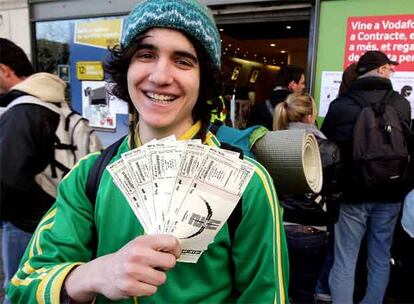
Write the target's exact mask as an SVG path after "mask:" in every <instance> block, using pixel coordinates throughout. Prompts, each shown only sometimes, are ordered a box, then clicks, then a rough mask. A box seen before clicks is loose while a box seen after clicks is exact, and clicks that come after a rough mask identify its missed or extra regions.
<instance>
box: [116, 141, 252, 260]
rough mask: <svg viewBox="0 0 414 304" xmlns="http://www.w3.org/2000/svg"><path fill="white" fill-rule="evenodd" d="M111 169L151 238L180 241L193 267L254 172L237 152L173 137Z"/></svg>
mask: <svg viewBox="0 0 414 304" xmlns="http://www.w3.org/2000/svg"><path fill="white" fill-rule="evenodd" d="M108 170H109V172H110V173H111V175H112V178H113V180H114V182H115V184H116V185H117V186H118V188H119V189H120V190H121V192H122V193H123V194H124V196H125V197H126V199H127V201H128V203H129V205H130V207H131V208H132V210H133V212H134V214H135V215H136V217H137V218H138V220H139V221H140V223H141V224H142V226H143V227H144V229H145V231H146V232H147V234H172V235H173V236H175V237H177V238H178V239H179V241H180V243H181V247H182V254H181V256H180V258H179V259H178V261H179V262H188V263H196V262H197V261H198V259H199V258H200V256H201V255H202V253H203V252H204V251H205V250H207V249H208V246H209V244H211V243H212V242H214V238H215V236H216V235H217V233H218V231H220V229H221V228H222V227H223V225H224V223H225V222H226V221H227V219H228V218H229V216H230V214H231V213H232V211H233V210H234V208H235V206H236V204H237V203H238V202H239V200H240V198H241V196H242V195H243V192H244V190H245V189H246V187H247V185H248V183H249V181H250V179H251V177H252V176H253V173H254V167H253V165H252V164H250V163H249V162H246V161H244V160H242V159H240V158H239V154H238V153H236V152H233V151H228V150H224V149H219V148H215V147H209V146H206V145H202V144H201V142H200V141H199V140H189V141H176V140H175V138H174V137H168V138H165V139H161V140H157V141H151V142H150V143H148V144H146V145H144V146H142V147H140V148H137V149H134V150H131V151H128V152H126V153H123V154H122V159H120V160H118V161H116V162H114V163H112V164H111V165H109V166H108Z"/></svg>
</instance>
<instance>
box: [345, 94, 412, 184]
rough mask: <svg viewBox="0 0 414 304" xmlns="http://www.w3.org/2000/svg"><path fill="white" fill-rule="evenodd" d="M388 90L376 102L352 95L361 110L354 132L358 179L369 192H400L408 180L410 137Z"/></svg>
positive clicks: (355, 162) (355, 169)
mask: <svg viewBox="0 0 414 304" xmlns="http://www.w3.org/2000/svg"><path fill="white" fill-rule="evenodd" d="M393 95H394V91H393V90H389V91H388V92H387V93H386V94H385V96H384V97H383V99H382V100H381V101H380V102H377V103H373V104H372V103H369V102H368V101H366V100H364V99H363V98H362V97H360V96H358V95H356V94H352V95H349V96H350V97H351V98H352V99H353V100H354V101H355V102H356V103H357V104H358V105H359V106H361V108H362V110H361V112H360V114H359V116H358V118H357V121H356V124H355V126H354V130H353V150H352V153H353V161H354V172H355V178H356V181H357V183H358V184H359V185H361V186H362V187H363V188H364V189H366V190H368V191H372V192H375V191H379V192H383V191H384V190H388V191H393V190H396V189H400V188H401V186H402V185H404V184H405V183H406V182H407V181H408V179H409V162H410V157H409V153H408V146H407V138H406V135H405V131H404V128H403V123H402V122H401V120H400V118H399V116H398V113H397V111H396V110H395V108H394V107H393V106H391V105H390V104H389V100H390V99H391V98H392V96H393Z"/></svg>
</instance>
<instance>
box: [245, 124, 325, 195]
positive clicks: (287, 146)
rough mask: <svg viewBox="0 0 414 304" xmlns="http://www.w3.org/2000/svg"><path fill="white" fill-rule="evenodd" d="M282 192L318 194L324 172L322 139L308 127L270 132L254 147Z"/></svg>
mask: <svg viewBox="0 0 414 304" xmlns="http://www.w3.org/2000/svg"><path fill="white" fill-rule="evenodd" d="M253 152H254V154H255V156H256V159H257V160H258V161H259V162H260V163H261V164H262V165H263V166H264V167H265V168H266V169H267V170H268V171H269V173H270V175H271V176H272V177H273V180H274V183H275V187H276V191H277V193H278V194H279V195H290V194H303V193H310V192H314V193H318V192H320V191H321V188H322V182H323V175H322V163H321V157H320V154H319V146H318V142H317V140H316V138H315V136H314V135H313V134H310V133H306V131H305V130H281V131H269V132H267V133H266V134H265V135H264V136H263V137H262V138H260V139H258V140H257V141H256V143H255V145H254V147H253Z"/></svg>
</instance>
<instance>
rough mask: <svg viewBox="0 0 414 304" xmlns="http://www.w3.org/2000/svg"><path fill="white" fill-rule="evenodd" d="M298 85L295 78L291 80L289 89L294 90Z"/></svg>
mask: <svg viewBox="0 0 414 304" xmlns="http://www.w3.org/2000/svg"><path fill="white" fill-rule="evenodd" d="M297 85H298V84H297V83H296V82H295V81H294V80H292V81H291V82H289V85H288V89H289V91H291V92H293V89H294V88H295V87H296V86H297Z"/></svg>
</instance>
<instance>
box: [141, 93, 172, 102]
mask: <svg viewBox="0 0 414 304" xmlns="http://www.w3.org/2000/svg"><path fill="white" fill-rule="evenodd" d="M147 95H148V96H149V97H150V98H151V99H153V100H154V101H155V102H159V103H163V104H168V103H170V102H171V101H173V100H174V99H175V97H174V96H171V95H162V94H155V93H149V92H148V93H147Z"/></svg>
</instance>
